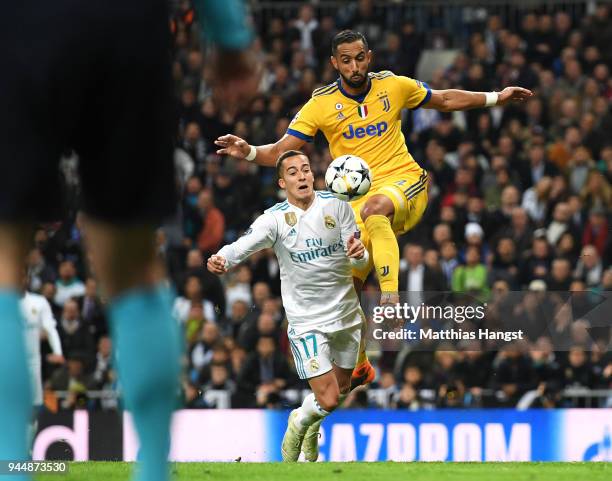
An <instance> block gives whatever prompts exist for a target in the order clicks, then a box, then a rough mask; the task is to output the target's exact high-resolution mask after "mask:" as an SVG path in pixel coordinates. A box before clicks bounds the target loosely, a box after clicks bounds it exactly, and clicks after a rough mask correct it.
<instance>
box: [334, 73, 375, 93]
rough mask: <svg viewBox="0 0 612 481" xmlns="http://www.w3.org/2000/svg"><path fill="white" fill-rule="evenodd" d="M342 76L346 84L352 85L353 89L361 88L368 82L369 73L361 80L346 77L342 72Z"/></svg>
mask: <svg viewBox="0 0 612 481" xmlns="http://www.w3.org/2000/svg"><path fill="white" fill-rule="evenodd" d="M338 73H340V72H338ZM340 76H341V77H342V80H344V83H345V84H346V85H348V86H349V87H351V88H352V89H359V88H361V87H363V86H364V85H365V84H366V82H367V81H368V74H367V73H366V74H365V75H364V76H363V77H361V78H360V79H359V80H355V79H353V78H348V77H345V76H344V75H342V74H340Z"/></svg>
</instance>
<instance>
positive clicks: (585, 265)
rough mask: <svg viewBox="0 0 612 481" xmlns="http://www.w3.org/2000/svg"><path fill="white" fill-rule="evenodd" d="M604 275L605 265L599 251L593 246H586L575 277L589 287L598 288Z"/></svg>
mask: <svg viewBox="0 0 612 481" xmlns="http://www.w3.org/2000/svg"><path fill="white" fill-rule="evenodd" d="M602 275H603V264H602V262H601V258H600V257H599V253H598V252H597V249H596V248H595V246H593V245H587V246H584V247H583V248H582V252H581V254H580V260H579V261H578V263H577V265H576V271H575V272H574V276H575V277H576V278H577V279H580V280H582V281H584V282H585V284H586V285H587V287H596V286H598V285H599V284H600V282H601V277H602Z"/></svg>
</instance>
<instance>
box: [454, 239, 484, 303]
mask: <svg viewBox="0 0 612 481" xmlns="http://www.w3.org/2000/svg"><path fill="white" fill-rule="evenodd" d="M452 291H453V292H455V293H457V294H469V295H471V296H474V297H475V298H477V299H479V300H481V301H482V302H484V301H485V300H486V299H487V297H488V294H489V287H488V285H487V268H486V267H485V265H484V264H482V263H481V262H480V250H479V249H478V247H476V246H469V247H468V248H467V249H466V252H465V265H462V266H459V267H457V268H456V269H455V272H453V279H452Z"/></svg>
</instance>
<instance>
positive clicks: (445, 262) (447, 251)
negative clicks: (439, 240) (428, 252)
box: [440, 240, 459, 286]
mask: <svg viewBox="0 0 612 481" xmlns="http://www.w3.org/2000/svg"><path fill="white" fill-rule="evenodd" d="M440 252H441V254H442V259H441V260H440V267H441V269H442V273H443V274H444V278H445V280H446V285H447V286H450V285H451V281H452V279H453V272H455V269H456V268H457V266H459V257H458V256H457V246H456V245H455V243H454V242H453V241H452V240H447V241H445V242H444V243H443V244H442V246H441V249H440Z"/></svg>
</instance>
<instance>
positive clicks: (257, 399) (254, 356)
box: [238, 336, 294, 406]
mask: <svg viewBox="0 0 612 481" xmlns="http://www.w3.org/2000/svg"><path fill="white" fill-rule="evenodd" d="M293 382H294V375H293V374H292V373H291V371H290V369H289V364H288V363H287V359H285V357H284V356H283V355H282V354H281V353H280V352H278V350H277V347H276V341H275V339H274V337H271V336H261V337H260V338H259V339H258V340H257V347H256V351H255V352H253V353H251V354H250V355H248V356H247V358H246V359H245V361H244V365H243V366H242V371H241V372H240V375H239V377H238V388H239V389H240V390H241V391H242V394H243V396H244V397H243V399H244V400H245V401H246V402H247V403H248V405H251V406H264V405H265V404H266V403H267V400H268V396H270V395H271V394H273V393H277V392H278V391H279V390H281V389H283V388H285V387H287V386H288V385H290V384H292V383H293Z"/></svg>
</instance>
